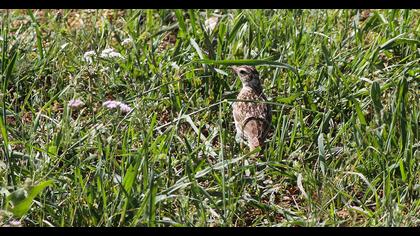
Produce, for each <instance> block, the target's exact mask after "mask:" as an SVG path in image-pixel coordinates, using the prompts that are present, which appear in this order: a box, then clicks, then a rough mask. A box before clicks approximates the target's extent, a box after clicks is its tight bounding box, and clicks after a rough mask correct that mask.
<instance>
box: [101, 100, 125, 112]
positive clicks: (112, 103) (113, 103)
mask: <svg viewBox="0 0 420 236" xmlns="http://www.w3.org/2000/svg"><path fill="white" fill-rule="evenodd" d="M120 103H121V102H118V101H113V100H109V101H106V102H104V103H103V104H102V106H104V107H106V108H108V109H110V110H112V109H115V108H117V107H119V106H120Z"/></svg>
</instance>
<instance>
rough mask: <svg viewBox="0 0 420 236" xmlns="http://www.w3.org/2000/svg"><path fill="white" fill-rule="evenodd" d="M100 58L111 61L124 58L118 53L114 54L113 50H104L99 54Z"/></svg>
mask: <svg viewBox="0 0 420 236" xmlns="http://www.w3.org/2000/svg"><path fill="white" fill-rule="evenodd" d="M101 57H102V58H105V59H112V58H121V59H124V57H123V56H122V55H121V54H120V53H118V52H116V51H115V50H114V49H113V48H107V49H104V50H103V51H102V52H101Z"/></svg>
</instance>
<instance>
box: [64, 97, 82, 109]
mask: <svg viewBox="0 0 420 236" xmlns="http://www.w3.org/2000/svg"><path fill="white" fill-rule="evenodd" d="M83 105H85V103H84V102H82V100H80V99H72V100H70V101H69V104H68V106H69V107H70V108H71V109H78V108H80V107H82V106H83Z"/></svg>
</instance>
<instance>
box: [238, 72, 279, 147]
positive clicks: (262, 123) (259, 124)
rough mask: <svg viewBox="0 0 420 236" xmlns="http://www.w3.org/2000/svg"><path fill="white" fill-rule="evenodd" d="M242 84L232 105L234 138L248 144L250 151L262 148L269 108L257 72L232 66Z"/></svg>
mask: <svg viewBox="0 0 420 236" xmlns="http://www.w3.org/2000/svg"><path fill="white" fill-rule="evenodd" d="M232 69H233V71H234V72H235V73H236V74H237V75H238V76H239V78H240V79H241V82H242V89H241V91H240V92H239V94H238V96H237V100H247V101H246V102H245V101H237V102H235V103H234V104H233V118H234V120H235V127H236V138H237V139H239V140H242V141H246V142H247V143H248V146H249V149H250V151H253V150H254V149H255V148H257V147H262V146H263V144H264V141H265V139H266V137H267V134H268V131H269V129H270V126H271V107H270V106H269V105H268V104H267V103H263V102H264V101H267V97H266V96H265V95H264V92H263V88H262V85H261V81H260V76H259V73H258V71H257V70H256V69H255V67H253V66H232Z"/></svg>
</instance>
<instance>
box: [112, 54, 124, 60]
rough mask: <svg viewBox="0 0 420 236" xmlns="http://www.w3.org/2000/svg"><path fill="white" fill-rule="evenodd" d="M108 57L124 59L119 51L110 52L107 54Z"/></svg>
mask: <svg viewBox="0 0 420 236" xmlns="http://www.w3.org/2000/svg"><path fill="white" fill-rule="evenodd" d="M109 58H121V59H124V57H123V56H122V55H121V54H120V53H119V52H111V53H110V54H109Z"/></svg>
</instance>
